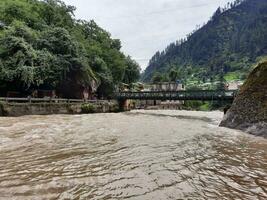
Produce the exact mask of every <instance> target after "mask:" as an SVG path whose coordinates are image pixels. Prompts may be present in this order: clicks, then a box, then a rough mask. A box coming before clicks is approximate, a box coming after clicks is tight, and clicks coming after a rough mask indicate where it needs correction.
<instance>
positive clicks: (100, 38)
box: [0, 0, 140, 97]
mask: <svg viewBox="0 0 267 200" xmlns="http://www.w3.org/2000/svg"><path fill="white" fill-rule="evenodd" d="M74 11H75V8H74V7H72V6H67V5H65V4H64V3H63V2H62V1H59V0H44V1H38V0H1V1H0V91H1V94H2V95H3V94H5V93H6V92H7V91H20V92H21V93H24V94H27V93H30V92H31V91H33V90H35V89H55V90H57V91H58V92H59V93H61V94H63V96H64V95H65V96H66V95H67V96H68V97H71V93H72V91H73V90H76V89H77V88H89V89H91V90H92V89H93V88H96V87H98V86H99V87H98V91H97V92H98V94H99V96H107V95H109V94H110V93H111V92H112V91H113V90H114V87H115V86H116V85H118V84H119V83H121V82H124V83H131V82H133V81H136V80H138V79H139V71H140V68H139V66H138V64H137V63H136V62H135V61H133V60H132V59H131V58H130V57H128V56H125V55H124V54H123V53H122V52H121V51H120V48H121V42H120V40H117V39H112V38H111V36H110V34H109V33H108V32H107V31H105V30H103V29H102V28H100V27H99V26H98V25H97V24H96V23H95V22H94V21H89V22H87V21H82V20H76V19H75V18H74Z"/></svg>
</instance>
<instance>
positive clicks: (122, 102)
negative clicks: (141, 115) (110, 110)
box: [118, 99, 130, 111]
mask: <svg viewBox="0 0 267 200" xmlns="http://www.w3.org/2000/svg"><path fill="white" fill-rule="evenodd" d="M118 102H119V108H120V111H129V110H130V105H129V101H128V100H127V99H119V100H118Z"/></svg>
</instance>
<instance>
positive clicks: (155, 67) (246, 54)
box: [143, 0, 267, 84]
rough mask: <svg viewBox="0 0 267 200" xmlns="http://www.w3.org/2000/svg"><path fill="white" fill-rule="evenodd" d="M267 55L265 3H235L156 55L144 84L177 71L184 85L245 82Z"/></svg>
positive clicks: (241, 0)
mask: <svg viewBox="0 0 267 200" xmlns="http://www.w3.org/2000/svg"><path fill="white" fill-rule="evenodd" d="M265 55H267V1H266V0H237V1H236V2H234V3H229V4H228V5H227V6H226V7H225V8H223V9H222V8H219V9H218V10H217V11H216V12H215V13H214V15H213V16H212V18H211V19H210V20H209V21H208V23H207V24H205V25H204V26H203V27H202V28H200V29H197V30H196V31H194V32H193V33H191V34H189V35H188V37H187V38H186V39H183V40H180V41H177V42H176V43H172V44H170V45H169V46H168V47H167V48H166V49H165V50H164V51H163V52H157V53H156V54H155V55H154V56H153V57H152V59H151V60H150V63H149V66H148V68H147V69H146V71H145V73H144V74H143V80H144V81H154V80H155V79H156V80H159V79H162V80H165V79H166V77H167V78H168V77H170V76H169V73H170V72H171V71H173V70H174V69H176V70H177V71H178V74H179V77H180V78H181V79H183V80H184V82H185V83H190V82H194V81H195V82H197V83H198V84H200V83H205V82H214V81H217V80H219V79H221V76H224V78H225V79H227V80H233V79H241V80H242V79H244V78H246V75H247V73H248V72H249V70H250V69H251V66H252V65H253V64H254V63H255V62H257V61H258V59H261V57H262V56H265Z"/></svg>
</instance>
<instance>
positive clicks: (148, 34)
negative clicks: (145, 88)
mask: <svg viewBox="0 0 267 200" xmlns="http://www.w3.org/2000/svg"><path fill="white" fill-rule="evenodd" d="M229 1H232V0H64V2H66V4H68V5H74V6H75V7H76V8H77V10H76V13H75V14H76V18H79V19H85V20H91V19H94V20H95V21H96V22H97V23H98V25H100V26H101V27H102V28H104V29H106V30H107V31H108V32H110V33H111V35H112V38H116V39H120V40H121V42H122V46H123V47H122V51H123V52H124V53H125V54H127V55H130V56H131V57H132V58H133V59H135V60H136V61H137V62H138V63H139V64H140V65H141V67H142V69H145V67H146V66H147V63H148V61H149V59H150V58H151V57H152V56H153V55H154V53H155V52H156V51H158V50H160V51H161V50H163V49H164V48H165V47H166V46H167V45H168V44H169V43H171V42H174V41H176V40H178V39H180V38H184V37H185V36H186V34H188V33H190V32H191V31H192V30H194V29H195V28H196V26H197V25H201V24H203V23H204V22H207V20H209V18H210V17H211V15H212V14H213V13H214V12H215V10H216V9H217V8H218V7H219V6H224V5H225V4H227V2H229Z"/></svg>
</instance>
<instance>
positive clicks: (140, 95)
mask: <svg viewBox="0 0 267 200" xmlns="http://www.w3.org/2000/svg"><path fill="white" fill-rule="evenodd" d="M236 94H237V91H236V90H226V91H224V90H218V91H216V90H197V91H187V90H185V91H144V92H127V91H126V92H118V93H117V94H116V98H118V99H140V100H142V99H146V100H149V99H150V100H155V99H158V100H212V99H214V100H217V99H226V100H227V99H234V97H235V96H236Z"/></svg>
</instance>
